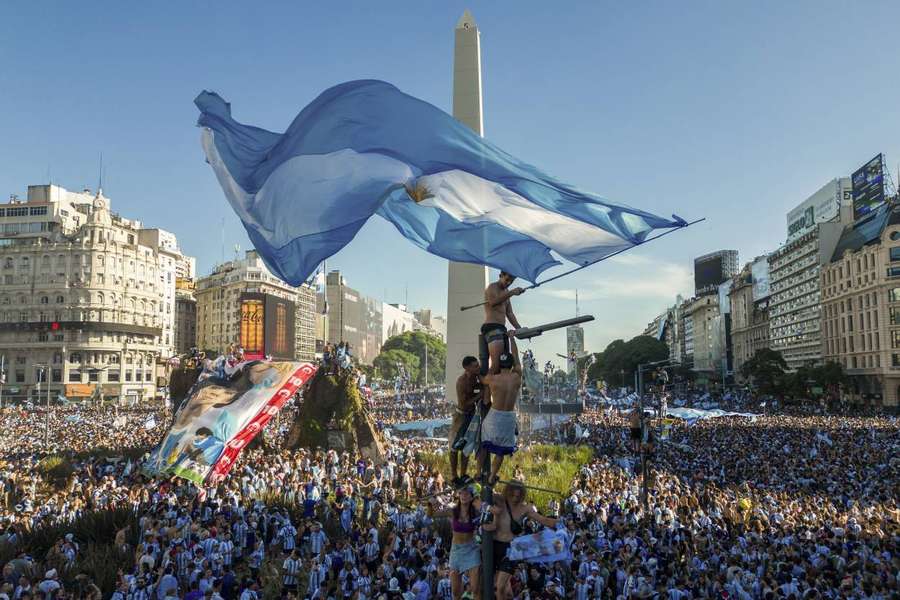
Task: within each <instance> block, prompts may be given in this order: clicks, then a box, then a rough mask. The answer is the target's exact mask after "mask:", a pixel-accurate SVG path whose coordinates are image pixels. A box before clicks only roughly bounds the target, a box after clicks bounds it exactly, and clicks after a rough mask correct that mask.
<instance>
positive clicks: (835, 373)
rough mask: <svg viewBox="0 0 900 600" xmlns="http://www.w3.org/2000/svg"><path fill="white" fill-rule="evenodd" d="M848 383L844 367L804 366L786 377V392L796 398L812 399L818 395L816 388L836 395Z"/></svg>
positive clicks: (838, 364) (832, 363) (832, 364)
mask: <svg viewBox="0 0 900 600" xmlns="http://www.w3.org/2000/svg"><path fill="white" fill-rule="evenodd" d="M846 382H847V375H846V374H845V373H844V366H843V365H842V364H840V363H836V362H831V361H829V362H827V363H825V364H823V365H818V366H812V365H803V366H802V367H800V368H798V369H797V371H796V372H795V373H792V374H790V375H786V376H785V377H784V383H783V388H784V391H786V392H787V393H789V394H791V395H792V396H794V397H795V398H811V397H813V396H816V395H817V394H816V393H815V392H814V390H815V389H816V388H821V391H822V392H831V393H836V392H837V391H838V388H839V387H840V386H841V385H842V384H844V383H846Z"/></svg>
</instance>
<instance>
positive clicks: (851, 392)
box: [819, 204, 900, 412]
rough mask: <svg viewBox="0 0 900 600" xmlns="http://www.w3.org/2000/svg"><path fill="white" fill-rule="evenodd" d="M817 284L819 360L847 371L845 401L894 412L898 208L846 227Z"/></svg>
mask: <svg viewBox="0 0 900 600" xmlns="http://www.w3.org/2000/svg"><path fill="white" fill-rule="evenodd" d="M819 282H820V285H821V289H822V357H823V359H824V360H825V361H830V362H837V363H841V364H842V365H843V367H844V369H845V370H846V373H847V375H848V376H849V379H850V384H849V386H848V387H849V389H847V390H845V391H844V401H845V402H846V403H852V404H856V405H863V406H870V407H879V408H885V409H887V410H890V411H892V412H897V410H898V396H900V207H898V206H897V205H892V204H887V205H882V206H881V207H880V208H876V209H874V211H873V212H871V213H870V214H869V215H866V216H864V217H863V218H861V219H860V220H859V221H857V222H856V223H855V224H853V225H848V226H847V227H846V228H845V229H844V231H843V232H842V234H841V237H840V240H839V241H838V243H837V245H836V247H835V249H834V252H833V253H832V255H831V256H830V257H829V259H828V260H827V261H825V263H824V264H823V266H822V271H821V274H820V277H819ZM831 392H832V393H836V391H835V390H832V391H831Z"/></svg>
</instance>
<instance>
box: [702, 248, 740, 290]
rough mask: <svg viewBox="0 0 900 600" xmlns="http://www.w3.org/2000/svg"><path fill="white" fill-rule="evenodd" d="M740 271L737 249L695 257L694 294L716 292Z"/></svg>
mask: <svg viewBox="0 0 900 600" xmlns="http://www.w3.org/2000/svg"><path fill="white" fill-rule="evenodd" d="M737 271H738V252H737V250H718V251H716V252H710V253H709V254H704V255H703V256H699V257H697V258H695V259H694V295H696V296H706V295H709V294H715V293H716V292H717V291H718V289H719V286H720V285H721V284H722V283H724V282H725V281H727V280H728V279H730V278H731V277H734V275H735V274H736V273H737Z"/></svg>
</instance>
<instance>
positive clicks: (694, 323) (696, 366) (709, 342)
mask: <svg viewBox="0 0 900 600" xmlns="http://www.w3.org/2000/svg"><path fill="white" fill-rule="evenodd" d="M684 312H685V315H686V320H688V318H689V322H690V325H689V329H690V332H691V334H690V335H691V337H690V349H691V353H690V355H691V356H692V357H693V366H692V367H691V368H692V369H693V370H694V371H696V372H697V373H698V374H700V375H701V377H699V378H698V379H697V383H698V384H700V385H703V384H704V383H707V382H706V381H704V379H703V377H702V376H703V375H705V376H706V377H708V378H709V377H717V376H718V374H719V373H720V372H721V364H722V348H721V346H720V345H719V342H718V337H717V336H718V335H719V334H718V332H717V330H716V329H715V323H714V319H715V318H716V317H718V316H719V296H718V294H716V295H706V296H699V297H697V298H693V299H691V300H688V301H687V302H686V305H685V308H684ZM686 344H687V343H686Z"/></svg>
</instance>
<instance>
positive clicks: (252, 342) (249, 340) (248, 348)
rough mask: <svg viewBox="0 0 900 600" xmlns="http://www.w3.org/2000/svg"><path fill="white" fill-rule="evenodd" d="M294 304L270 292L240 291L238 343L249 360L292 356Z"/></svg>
mask: <svg viewBox="0 0 900 600" xmlns="http://www.w3.org/2000/svg"><path fill="white" fill-rule="evenodd" d="M294 329H295V327H294V303H293V302H292V301H290V300H286V299H284V298H279V297H278V296H272V295H270V294H253V293H248V294H241V323H240V330H239V335H240V338H239V339H240V344H241V347H243V348H244V355H245V356H246V357H247V358H248V359H251V360H257V359H261V358H265V357H266V356H271V357H273V358H281V359H293V358H294V342H295V332H294Z"/></svg>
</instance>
